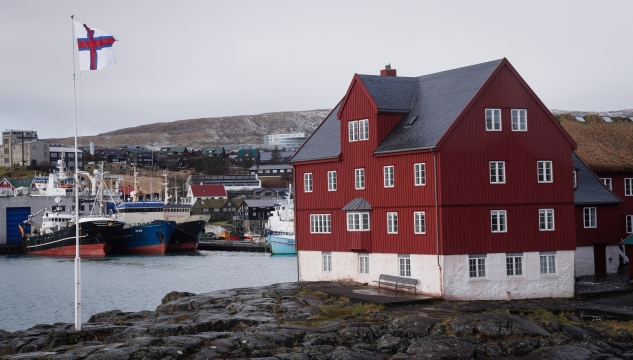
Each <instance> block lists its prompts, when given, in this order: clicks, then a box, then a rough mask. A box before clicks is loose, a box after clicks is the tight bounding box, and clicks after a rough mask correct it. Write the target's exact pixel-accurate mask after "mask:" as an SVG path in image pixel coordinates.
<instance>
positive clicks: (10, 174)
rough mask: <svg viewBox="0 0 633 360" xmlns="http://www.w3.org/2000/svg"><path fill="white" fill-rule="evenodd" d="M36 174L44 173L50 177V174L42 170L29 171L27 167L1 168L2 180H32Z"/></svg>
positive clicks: (0, 178)
mask: <svg viewBox="0 0 633 360" xmlns="http://www.w3.org/2000/svg"><path fill="white" fill-rule="evenodd" d="M35 173H42V174H44V175H45V176H48V172H46V171H40V170H27V169H26V168H25V167H21V166H15V167H8V166H0V180H2V178H5V177H6V178H32V177H33V176H35Z"/></svg>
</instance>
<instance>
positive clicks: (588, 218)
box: [582, 207, 598, 229]
mask: <svg viewBox="0 0 633 360" xmlns="http://www.w3.org/2000/svg"><path fill="white" fill-rule="evenodd" d="M582 215H583V225H584V226H585V229H595V228H597V227H598V214H597V211H596V208H595V207H586V208H583V210H582Z"/></svg>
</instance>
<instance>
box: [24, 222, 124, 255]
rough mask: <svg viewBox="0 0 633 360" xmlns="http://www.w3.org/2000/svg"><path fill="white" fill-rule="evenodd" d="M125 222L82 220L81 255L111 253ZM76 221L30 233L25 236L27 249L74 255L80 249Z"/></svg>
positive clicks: (27, 251)
mask: <svg viewBox="0 0 633 360" xmlns="http://www.w3.org/2000/svg"><path fill="white" fill-rule="evenodd" d="M122 228H123V223H122V222H119V221H111V220H96V221H90V222H81V223H80V224H79V256H80V257H104V256H106V255H108V254H110V253H111V251H112V243H113V242H114V238H115V236H116V235H117V234H118V233H119V231H120V230H121V229H122ZM75 232H76V230H75V225H72V226H70V227H67V228H64V229H61V230H58V231H55V232H53V233H51V234H42V235H28V236H26V237H25V238H24V240H23V246H24V252H25V253H26V254H30V255H45V256H61V257H74V256H75V252H76V247H75V246H76V238H75Z"/></svg>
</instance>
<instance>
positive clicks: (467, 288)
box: [443, 250, 574, 300]
mask: <svg viewBox="0 0 633 360" xmlns="http://www.w3.org/2000/svg"><path fill="white" fill-rule="evenodd" d="M443 260H444V262H443V263H444V266H443V268H444V275H443V282H444V297H445V298H446V299H447V300H509V299H529V298H552V297H562V298H568V297H573V296H574V251H572V250H568V251H557V252H556V273H555V274H543V275H541V273H540V258H539V253H538V252H525V253H523V275H521V276H507V275H506V254H505V253H496V254H487V256H486V277H485V278H470V277H469V271H468V255H448V256H444V257H443ZM508 292H509V294H508Z"/></svg>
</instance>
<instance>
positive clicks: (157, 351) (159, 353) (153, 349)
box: [147, 346, 187, 359]
mask: <svg viewBox="0 0 633 360" xmlns="http://www.w3.org/2000/svg"><path fill="white" fill-rule="evenodd" d="M147 353H148V354H149V355H150V356H152V357H155V358H158V359H166V358H167V357H171V358H173V359H184V358H185V357H187V350H186V349H185V348H181V347H177V346H150V347H149V349H148V351H147Z"/></svg>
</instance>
